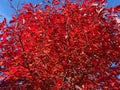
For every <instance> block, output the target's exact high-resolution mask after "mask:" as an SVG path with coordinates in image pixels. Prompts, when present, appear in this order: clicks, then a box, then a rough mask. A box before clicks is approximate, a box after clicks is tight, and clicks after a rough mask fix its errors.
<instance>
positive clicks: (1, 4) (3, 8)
mask: <svg viewBox="0 0 120 90" xmlns="http://www.w3.org/2000/svg"><path fill="white" fill-rule="evenodd" d="M41 1H42V0H21V3H29V2H32V3H34V4H35V3H40V2H41ZM17 2H18V0H13V5H17ZM115 5H120V0H108V6H109V7H113V6H115ZM12 14H14V10H13V9H12V8H10V4H9V2H8V0H0V15H3V16H4V17H6V18H7V21H9V20H10V19H11V15H12ZM1 19H2V18H0V20H1Z"/></svg>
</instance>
